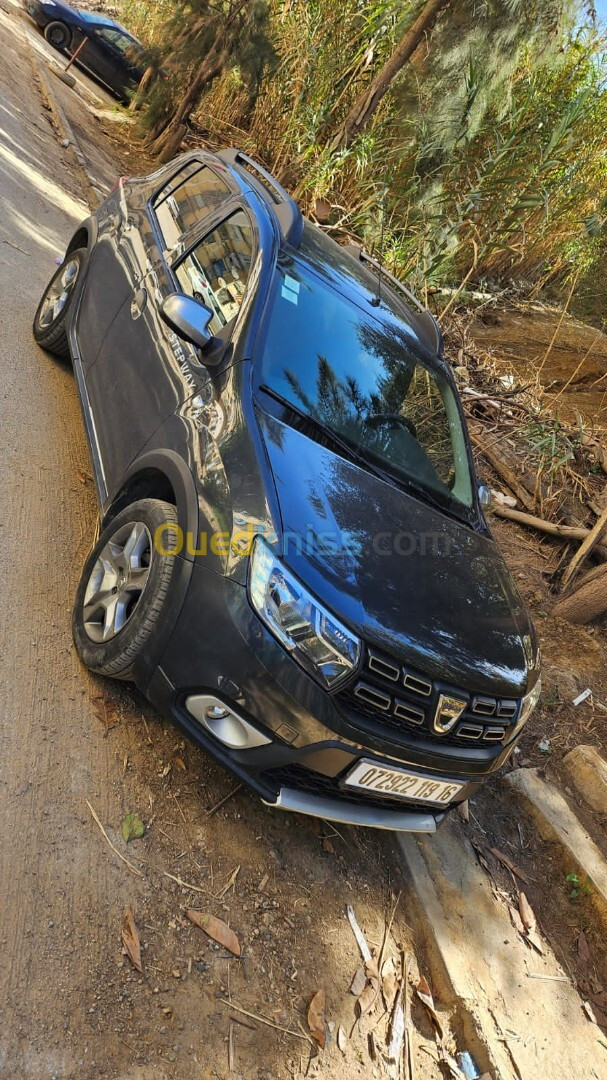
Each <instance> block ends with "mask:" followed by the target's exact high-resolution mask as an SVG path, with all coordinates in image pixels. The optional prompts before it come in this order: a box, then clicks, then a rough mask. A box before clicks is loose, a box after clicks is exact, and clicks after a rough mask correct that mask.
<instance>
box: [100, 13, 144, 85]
mask: <svg viewBox="0 0 607 1080" xmlns="http://www.w3.org/2000/svg"><path fill="white" fill-rule="evenodd" d="M96 37H97V41H98V43H99V47H100V53H99V55H100V60H101V66H102V68H103V71H102V73H101V75H100V78H102V79H103V81H104V82H105V83H107V85H108V86H110V87H111V88H112V90H114V91H116V93H118V94H120V93H124V92H125V90H128V89H129V88H132V89H135V85H136V79H137V72H138V68H137V67H136V65H135V55H136V53H137V42H136V41H135V40H134V39H133V38H130V37H129V36H128V35H127V34H123V33H122V31H121V30H118V29H114V28H113V27H103V28H102V29H100V30H98V31H97V34H96ZM139 52H141V48H140V47H139Z"/></svg>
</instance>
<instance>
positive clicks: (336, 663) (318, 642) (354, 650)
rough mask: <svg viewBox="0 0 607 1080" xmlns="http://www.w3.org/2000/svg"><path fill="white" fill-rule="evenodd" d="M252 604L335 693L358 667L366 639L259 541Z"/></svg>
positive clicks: (252, 578)
mask: <svg viewBox="0 0 607 1080" xmlns="http://www.w3.org/2000/svg"><path fill="white" fill-rule="evenodd" d="M249 595H250V598H251V603H252V605H253V607H254V608H255V611H256V612H257V614H258V615H259V617H260V619H262V620H263V622H264V623H265V624H266V626H267V627H268V628H269V629H270V630H271V631H272V633H273V634H274V635H275V636H276V637H277V638H278V640H279V641H280V643H281V645H283V646H284V648H285V649H287V650H288V652H290V653H291V655H292V656H293V657H294V659H295V660H297V662H298V663H299V664H301V666H302V667H303V668H305V670H306V671H307V672H309V674H310V675H313V676H314V677H315V678H316V679H317V680H318V681H319V682H320V683H322V685H323V686H324V687H326V689H328V690H332V689H334V687H335V686H337V685H338V683H340V682H341V681H342V679H344V678H345V677H346V676H347V675H349V674H350V672H351V671H353V670H354V668H355V667H356V665H357V663H358V657H359V655H360V641H359V640H358V638H356V637H354V635H353V634H351V633H350V631H349V630H347V629H346V627H345V626H343V625H342V623H340V622H339V621H338V620H337V619H336V618H335V617H334V616H333V615H331V614H330V613H329V612H328V611H327V610H326V608H324V607H323V606H322V604H319V602H318V600H315V599H314V597H313V596H311V595H310V593H309V592H308V590H307V589H305V588H304V586H303V585H301V584H300V582H299V581H298V580H297V578H295V577H293V575H292V574H291V573H290V572H289V571H288V570H287V569H286V567H285V566H283V565H282V563H281V562H280V561H279V559H277V558H276V556H275V555H274V554H273V553H272V551H271V550H270V548H269V547H268V545H267V544H266V543H265V542H264V541H263V540H262V539H261V538H260V537H257V539H256V541H255V546H254V548H253V554H252V556H251V572H250V577H249Z"/></svg>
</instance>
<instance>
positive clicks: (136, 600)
mask: <svg viewBox="0 0 607 1080" xmlns="http://www.w3.org/2000/svg"><path fill="white" fill-rule="evenodd" d="M159 527H160V528H161V529H162V533H161V543H160V545H159V548H160V550H159V549H158V548H157V547H156V546H155V537H156V536H157V530H158V528H159ZM176 527H177V512H176V510H175V507H174V506H172V505H171V504H170V503H166V502H161V501H160V500H159V499H140V500H139V501H138V502H135V503H132V504H131V506H127V507H126V508H125V509H124V510H122V511H121V512H120V513H119V514H117V515H116V517H115V518H113V519H112V521H110V523H109V525H107V526H106V527H105V529H104V530H103V532H102V533H101V536H100V537H99V540H98V541H97V543H96V544H95V546H94V548H93V550H92V551H91V553H90V555H89V556H88V558H87V560H86V562H85V564H84V567H83V570H82V577H81V578H80V584H79V586H78V589H77V592H76V601H75V604H74V613H73V618H72V632H73V636H74V644H75V645H76V650H77V652H78V655H79V657H80V659H81V660H82V662H83V664H85V665H86V667H88V668H90V670H91V671H94V672H96V674H97V675H107V676H111V677H113V678H115V679H132V677H133V667H134V665H135V662H136V661H137V659H138V658H139V656H141V654H142V653H143V652H144V651H145V649H146V647H147V645H148V643H149V642H150V640H151V639H152V638H153V636H154V634H155V632H156V629H157V627H158V624H159V622H160V621H161V619H162V616H163V612H164V610H165V608H166V604H167V600H168V594H169V589H170V585H171V580H172V577H173V571H174V567H175V558H176V555H175V554H174V553H173V551H174V548H175V543H176V539H177V535H176V534H177V528H176Z"/></svg>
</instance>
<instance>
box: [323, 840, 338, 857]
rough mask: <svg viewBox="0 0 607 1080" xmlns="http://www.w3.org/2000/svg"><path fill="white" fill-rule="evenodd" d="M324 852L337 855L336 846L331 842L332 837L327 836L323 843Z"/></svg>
mask: <svg viewBox="0 0 607 1080" xmlns="http://www.w3.org/2000/svg"><path fill="white" fill-rule="evenodd" d="M322 846H323V850H324V851H326V852H327V855H335V844H334V843H333V841H332V840H331V837H330V836H325V837H324V838H323V841H322Z"/></svg>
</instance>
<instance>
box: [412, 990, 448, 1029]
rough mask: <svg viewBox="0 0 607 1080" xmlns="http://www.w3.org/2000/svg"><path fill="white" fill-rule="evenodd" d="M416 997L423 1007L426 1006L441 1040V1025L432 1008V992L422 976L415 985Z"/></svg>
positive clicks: (434, 1009) (433, 1007)
mask: <svg viewBox="0 0 607 1080" xmlns="http://www.w3.org/2000/svg"><path fill="white" fill-rule="evenodd" d="M417 996H418V998H419V999H420V1001H423V1003H424V1005H425V1006H426V1008H427V1010H428V1012H429V1013H430V1017H431V1019H432V1021H433V1022H434V1025H435V1027H436V1030H437V1031H438V1034H439V1035H440V1037H441V1038H442V1036H443V1025H442V1024H441V1022H440V1020H439V1018H438V1015H437V1012H436V1008H435V1006H434V998H433V997H432V991H431V989H430V987H429V985H428V981H427V979H426V978H425V977H424V976H423V975H422V976H421V978H420V980H419V982H418V984H417Z"/></svg>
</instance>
